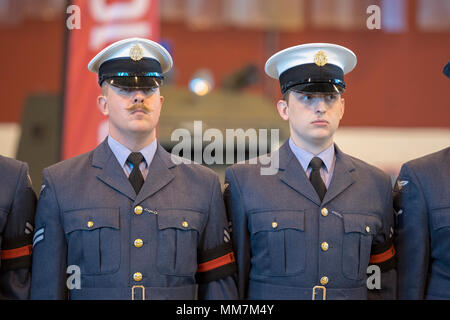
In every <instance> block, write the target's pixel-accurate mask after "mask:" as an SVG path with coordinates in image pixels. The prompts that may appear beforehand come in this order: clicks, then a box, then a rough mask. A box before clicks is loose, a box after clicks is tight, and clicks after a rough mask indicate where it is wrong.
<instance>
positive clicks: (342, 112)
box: [339, 98, 345, 120]
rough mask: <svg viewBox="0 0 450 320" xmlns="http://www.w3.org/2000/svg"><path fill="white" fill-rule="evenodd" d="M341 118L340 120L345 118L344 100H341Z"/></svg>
mask: <svg viewBox="0 0 450 320" xmlns="http://www.w3.org/2000/svg"><path fill="white" fill-rule="evenodd" d="M341 105H342V106H341V117H340V119H339V120H341V119H342V117H343V116H344V111H345V100H344V98H341Z"/></svg>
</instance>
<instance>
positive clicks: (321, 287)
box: [312, 286, 327, 300]
mask: <svg viewBox="0 0 450 320" xmlns="http://www.w3.org/2000/svg"><path fill="white" fill-rule="evenodd" d="M316 289H322V291H323V293H322V300H327V288H325V287H324V286H315V287H314V288H313V290H312V300H316Z"/></svg>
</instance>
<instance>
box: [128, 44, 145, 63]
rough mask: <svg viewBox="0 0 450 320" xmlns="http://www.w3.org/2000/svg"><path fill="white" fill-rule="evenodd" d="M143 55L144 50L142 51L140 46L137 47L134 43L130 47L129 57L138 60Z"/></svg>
mask: <svg viewBox="0 0 450 320" xmlns="http://www.w3.org/2000/svg"><path fill="white" fill-rule="evenodd" d="M142 57H144V52H143V51H142V48H141V47H139V45H137V44H136V45H134V46H133V47H132V48H131V49H130V58H131V59H132V60H134V61H139V60H141V59H142Z"/></svg>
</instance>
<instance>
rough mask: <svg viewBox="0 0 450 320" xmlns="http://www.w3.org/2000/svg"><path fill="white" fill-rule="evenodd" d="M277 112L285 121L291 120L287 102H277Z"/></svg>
mask: <svg viewBox="0 0 450 320" xmlns="http://www.w3.org/2000/svg"><path fill="white" fill-rule="evenodd" d="M277 110H278V113H279V114H280V117H281V118H282V119H283V120H289V106H288V104H287V102H286V101H285V100H279V101H278V102H277Z"/></svg>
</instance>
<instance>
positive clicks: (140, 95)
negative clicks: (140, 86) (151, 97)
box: [133, 90, 145, 103]
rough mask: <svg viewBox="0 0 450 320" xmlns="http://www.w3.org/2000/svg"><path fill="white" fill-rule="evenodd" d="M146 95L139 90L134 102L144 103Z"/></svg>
mask: <svg viewBox="0 0 450 320" xmlns="http://www.w3.org/2000/svg"><path fill="white" fill-rule="evenodd" d="M144 100H145V95H144V93H143V92H142V91H141V90H137V91H136V94H135V95H134V100H133V102H134V103H144Z"/></svg>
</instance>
